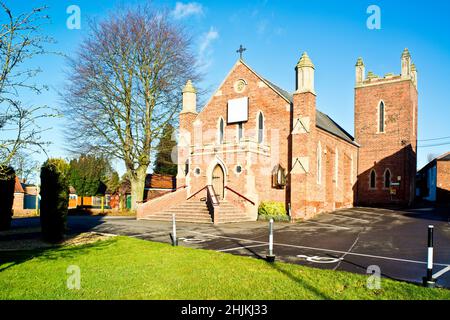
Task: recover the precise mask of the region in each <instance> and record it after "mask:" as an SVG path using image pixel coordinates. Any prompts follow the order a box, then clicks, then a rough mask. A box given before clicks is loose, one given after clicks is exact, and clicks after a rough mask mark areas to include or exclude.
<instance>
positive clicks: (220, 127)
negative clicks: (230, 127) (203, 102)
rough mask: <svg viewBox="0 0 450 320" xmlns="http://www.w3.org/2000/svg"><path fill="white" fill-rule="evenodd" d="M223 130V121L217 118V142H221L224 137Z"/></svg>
mask: <svg viewBox="0 0 450 320" xmlns="http://www.w3.org/2000/svg"><path fill="white" fill-rule="evenodd" d="M224 130H225V122H224V121H223V118H220V119H219V132H218V136H217V140H218V143H219V144H222V143H223V138H224Z"/></svg>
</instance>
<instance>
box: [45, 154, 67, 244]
mask: <svg viewBox="0 0 450 320" xmlns="http://www.w3.org/2000/svg"><path fill="white" fill-rule="evenodd" d="M68 207H69V164H68V163H66V162H65V161H64V160H62V159H49V160H47V161H46V162H45V163H44V164H43V165H42V168H41V216H40V219H41V230H42V236H43V238H44V240H46V241H48V242H60V241H62V240H63V239H64V232H65V230H66V218H67V212H68Z"/></svg>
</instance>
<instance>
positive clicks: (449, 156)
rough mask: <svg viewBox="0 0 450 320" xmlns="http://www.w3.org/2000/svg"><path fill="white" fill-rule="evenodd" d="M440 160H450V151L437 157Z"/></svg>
mask: <svg viewBox="0 0 450 320" xmlns="http://www.w3.org/2000/svg"><path fill="white" fill-rule="evenodd" d="M436 159H437V160H438V161H450V151H449V152H447V153H444V154H442V155H440V156H439V157H437V158H436Z"/></svg>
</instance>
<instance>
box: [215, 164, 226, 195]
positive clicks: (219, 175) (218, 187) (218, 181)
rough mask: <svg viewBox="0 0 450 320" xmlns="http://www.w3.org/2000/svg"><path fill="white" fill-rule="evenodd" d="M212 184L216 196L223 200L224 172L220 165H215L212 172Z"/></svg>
mask: <svg viewBox="0 0 450 320" xmlns="http://www.w3.org/2000/svg"><path fill="white" fill-rule="evenodd" d="M212 186H213V188H214V191H215V192H216V196H217V198H218V199H219V200H223V197H224V191H225V190H224V187H225V174H224V172H223V170H222V167H221V166H219V165H217V166H216V167H215V168H214V170H213V174H212Z"/></svg>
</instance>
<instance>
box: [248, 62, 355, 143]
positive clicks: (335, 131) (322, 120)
mask: <svg viewBox="0 0 450 320" xmlns="http://www.w3.org/2000/svg"><path fill="white" fill-rule="evenodd" d="M240 62H241V63H243V64H244V65H245V66H246V67H247V68H249V69H250V70H251V71H252V72H253V73H254V74H255V75H256V76H257V77H259V78H260V79H261V80H263V81H264V82H265V83H266V84H267V85H268V86H269V87H271V88H272V89H273V90H274V91H275V92H276V93H278V94H279V95H280V96H281V97H283V98H284V99H285V100H287V101H288V102H289V103H291V104H292V103H293V101H294V98H293V95H292V94H291V93H289V92H288V91H286V90H284V89H282V88H281V87H279V86H277V85H276V84H274V83H273V82H271V81H269V80H267V79H266V78H264V77H262V76H261V75H259V74H258V73H257V72H256V71H254V70H253V69H252V68H251V67H250V66H248V65H247V64H246V63H245V62H244V61H243V60H240ZM316 111H317V112H316V127H318V128H320V129H322V130H324V131H326V132H328V133H330V134H332V135H334V136H336V137H338V138H341V139H343V140H345V141H347V142H349V143H351V144H354V145H356V146H359V145H358V144H357V143H356V142H355V138H353V136H352V135H350V134H349V133H348V132H347V131H345V130H344V129H343V128H342V127H341V126H340V125H338V124H337V123H336V122H335V121H334V120H333V119H332V118H331V117H330V116H328V115H327V114H325V113H323V112H321V111H319V110H316Z"/></svg>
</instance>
